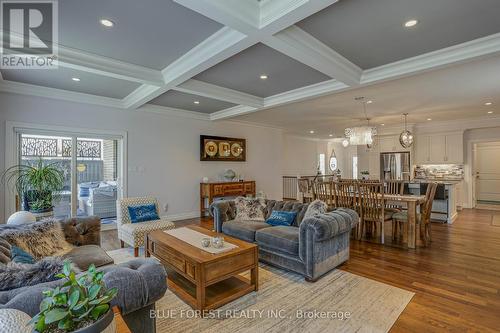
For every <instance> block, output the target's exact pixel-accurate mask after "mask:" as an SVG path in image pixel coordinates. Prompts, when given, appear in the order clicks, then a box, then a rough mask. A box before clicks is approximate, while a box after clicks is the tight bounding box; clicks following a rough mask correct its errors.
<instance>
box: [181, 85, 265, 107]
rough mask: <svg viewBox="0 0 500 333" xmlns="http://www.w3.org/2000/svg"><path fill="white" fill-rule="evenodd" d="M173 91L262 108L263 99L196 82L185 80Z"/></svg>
mask: <svg viewBox="0 0 500 333" xmlns="http://www.w3.org/2000/svg"><path fill="white" fill-rule="evenodd" d="M173 89H174V90H177V91H181V92H185V93H189V94H194V95H198V96H204V97H208V98H213V99H218V100H221V101H226V102H230V103H234V104H241V105H246V106H253V107H262V106H264V99H263V98H261V97H257V96H254V95H250V94H246V93H243V92H240V91H236V90H233V89H228V88H224V87H220V86H217V85H214V84H211V83H206V82H202V81H198V80H194V79H191V80H187V81H186V82H184V83H181V84H180V85H178V86H176V87H174V88H173Z"/></svg>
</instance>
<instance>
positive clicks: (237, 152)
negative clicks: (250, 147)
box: [200, 135, 247, 162]
mask: <svg viewBox="0 0 500 333" xmlns="http://www.w3.org/2000/svg"><path fill="white" fill-rule="evenodd" d="M246 148H247V147H246V140H245V139H237V138H226V137H223V136H210V135H200V161H229V162H245V161H246V157H247V151H246Z"/></svg>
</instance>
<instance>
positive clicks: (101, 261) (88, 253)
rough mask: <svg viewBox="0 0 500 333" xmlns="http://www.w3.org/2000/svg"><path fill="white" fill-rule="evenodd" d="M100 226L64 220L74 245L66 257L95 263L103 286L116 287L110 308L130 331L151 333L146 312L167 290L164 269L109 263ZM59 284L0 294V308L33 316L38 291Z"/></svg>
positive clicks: (142, 262)
mask: <svg viewBox="0 0 500 333" xmlns="http://www.w3.org/2000/svg"><path fill="white" fill-rule="evenodd" d="M100 225H101V224H100V219H99V218H97V217H91V218H82V219H80V218H76V219H70V220H67V221H64V222H63V230H64V234H65V236H66V240H67V241H68V242H70V243H72V244H73V245H76V246H77V247H75V248H74V249H73V250H72V251H71V252H70V253H69V254H68V255H67V257H68V258H70V259H71V260H72V261H73V262H74V263H75V264H77V265H82V266H83V267H88V265H89V264H90V263H94V262H95V263H96V266H98V267H99V268H98V269H99V270H102V271H103V272H105V274H104V283H105V284H106V286H107V287H108V288H113V287H116V288H118V295H117V297H116V298H115V299H114V300H113V301H112V305H113V306H114V305H117V306H118V307H119V308H120V310H121V312H122V315H123V318H124V320H125V322H126V323H127V325H128V326H129V328H130V329H131V331H132V332H141V333H142V332H147V333H154V332H155V331H156V325H155V323H156V322H155V319H154V318H151V316H150V311H151V310H154V309H155V302H156V301H157V300H159V299H160V298H161V297H163V295H164V294H165V292H166V290H167V284H166V272H165V268H164V267H163V266H162V265H161V264H160V263H159V262H158V261H156V260H155V259H149V258H148V259H134V260H131V261H128V262H126V263H123V264H118V265H115V264H113V260H112V259H111V258H110V257H109V256H108V255H107V254H106V252H105V251H104V250H103V249H102V248H101V247H100ZM8 228H12V226H8V225H0V230H1V229H8ZM61 284H62V280H58V281H52V282H47V283H41V284H37V285H35V286H28V287H22V288H17V289H11V290H6V291H0V309H5V308H14V309H18V310H21V311H23V312H26V313H27V314H29V315H30V316H34V315H35V314H36V313H38V311H39V304H40V302H41V300H42V299H43V296H42V291H43V290H46V289H48V288H55V287H56V286H58V285H61Z"/></svg>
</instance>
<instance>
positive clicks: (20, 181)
mask: <svg viewBox="0 0 500 333" xmlns="http://www.w3.org/2000/svg"><path fill="white" fill-rule="evenodd" d="M2 180H3V181H4V182H7V183H9V184H12V185H13V187H14V189H15V190H16V192H17V193H18V194H19V196H20V198H22V199H23V200H24V199H26V200H27V201H28V205H29V207H30V209H31V210H41V209H48V208H51V206H52V199H53V193H54V192H57V191H61V190H62V189H63V187H64V173H63V171H61V170H60V169H59V165H58V163H57V162H55V163H54V162H53V163H44V162H43V160H42V159H39V160H38V161H37V162H36V163H35V164H34V165H29V164H18V165H15V166H12V167H10V168H8V169H7V170H5V172H4V173H3V175H2Z"/></svg>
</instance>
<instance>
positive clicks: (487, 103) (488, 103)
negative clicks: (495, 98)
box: [484, 102, 493, 106]
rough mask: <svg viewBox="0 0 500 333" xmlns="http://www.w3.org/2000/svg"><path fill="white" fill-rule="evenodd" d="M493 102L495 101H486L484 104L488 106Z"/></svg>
mask: <svg viewBox="0 0 500 333" xmlns="http://www.w3.org/2000/svg"><path fill="white" fill-rule="evenodd" d="M492 104H493V103H491V102H486V103H484V105H486V106H490V105H492Z"/></svg>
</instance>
